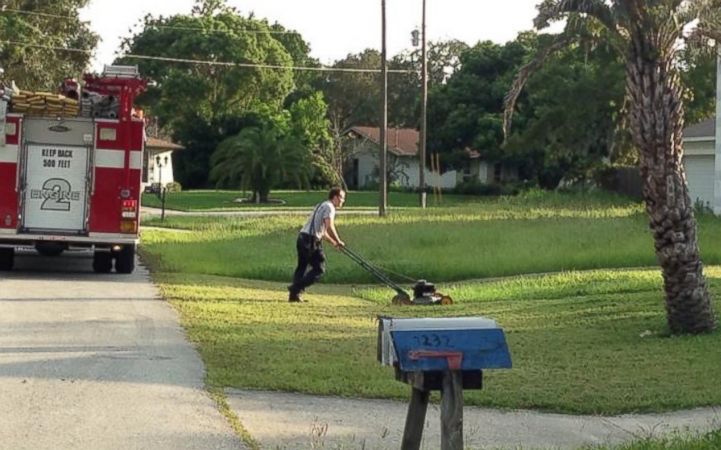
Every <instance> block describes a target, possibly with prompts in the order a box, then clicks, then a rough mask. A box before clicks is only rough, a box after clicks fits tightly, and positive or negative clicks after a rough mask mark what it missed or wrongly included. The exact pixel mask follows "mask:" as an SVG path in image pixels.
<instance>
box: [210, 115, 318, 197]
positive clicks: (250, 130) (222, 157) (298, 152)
mask: <svg viewBox="0 0 721 450" xmlns="http://www.w3.org/2000/svg"><path fill="white" fill-rule="evenodd" d="M210 164H211V167H212V169H211V171H210V179H211V180H213V181H214V182H215V183H216V185H218V186H234V187H237V186H239V187H242V188H243V189H252V191H253V195H252V197H251V201H252V202H267V201H268V196H269V194H270V190H271V189H272V188H273V187H277V186H278V185H279V184H280V183H281V182H293V183H294V184H296V186H298V187H303V186H304V185H307V184H308V178H309V173H310V171H311V165H310V152H309V150H308V149H307V148H306V147H305V146H304V144H303V143H302V142H301V141H300V140H299V139H297V138H295V137H294V136H293V135H292V133H290V132H289V130H288V127H287V124H286V123H283V121H278V120H262V121H261V123H259V124H258V125H254V126H249V127H246V128H244V129H243V130H242V131H241V132H240V133H238V134H237V135H235V136H232V137H230V138H228V139H226V140H224V141H223V142H221V143H220V145H219V146H218V148H217V150H216V151H215V152H214V153H213V155H212V156H211V159H210Z"/></svg>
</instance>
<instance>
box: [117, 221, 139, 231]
mask: <svg viewBox="0 0 721 450" xmlns="http://www.w3.org/2000/svg"><path fill="white" fill-rule="evenodd" d="M137 231H138V224H137V223H136V222H135V220H122V221H121V222H120V232H121V233H130V234H132V233H136V232H137Z"/></svg>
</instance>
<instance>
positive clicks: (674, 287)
mask: <svg viewBox="0 0 721 450" xmlns="http://www.w3.org/2000/svg"><path fill="white" fill-rule="evenodd" d="M639 34H642V33H639ZM646 36H649V33H646ZM632 41H633V42H632V44H631V48H630V53H629V57H628V61H627V65H626V72H627V75H628V77H627V80H628V81H627V91H628V95H629V97H630V98H631V99H632V101H631V108H630V109H631V130H632V135H633V140H634V143H635V144H636V146H637V147H638V148H639V150H640V171H641V177H642V179H643V197H644V200H645V203H646V212H647V213H648V216H649V220H650V227H651V230H653V237H654V241H655V248H656V257H657V259H658V262H659V264H660V266H661V270H662V273H663V281H664V289H665V294H666V313H667V318H668V326H669V328H670V330H671V332H672V333H704V332H709V331H712V330H713V329H714V328H715V327H716V319H715V316H714V311H713V306H712V304H711V297H710V295H709V290H708V286H707V284H706V279H705V277H704V274H703V264H702V263H701V258H700V255H699V249H698V241H697V236H696V219H695V218H694V213H693V208H692V204H691V201H690V198H689V193H688V188H687V186H686V174H685V171H684V168H683V165H682V157H683V146H682V139H683V126H684V111H683V104H682V101H681V94H682V90H681V89H682V88H681V85H680V80H679V76H678V73H677V72H676V70H675V69H674V66H673V51H672V50H667V51H664V50H663V49H662V50H659V46H658V40H656V41H653V37H648V38H646V37H644V36H639V35H637V36H635V37H634V38H633V39H632ZM669 48H670V47H669Z"/></svg>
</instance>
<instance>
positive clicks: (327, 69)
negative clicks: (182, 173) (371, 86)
mask: <svg viewBox="0 0 721 450" xmlns="http://www.w3.org/2000/svg"><path fill="white" fill-rule="evenodd" d="M0 43H2V44H9V45H15V46H19V47H33V48H41V49H46V50H53V51H67V52H76V53H85V54H88V55H91V54H92V53H93V51H92V50H84V49H79V48H66V47H53V46H48V45H38V44H30V43H27V42H16V41H0ZM122 57H123V58H134V59H141V60H151V61H164V62H176V63H186V64H200V65H206V66H220V67H243V68H255V69H283V70H297V71H311V72H345V73H380V70H379V69H353V68H348V67H325V66H321V67H310V66H282V65H275V64H253V63H236V62H223V61H207V60H200V59H187V58H170V57H164V56H149V55H136V54H133V53H127V54H125V55H123V56H122ZM388 72H389V73H416V71H415V70H405V69H391V70H388Z"/></svg>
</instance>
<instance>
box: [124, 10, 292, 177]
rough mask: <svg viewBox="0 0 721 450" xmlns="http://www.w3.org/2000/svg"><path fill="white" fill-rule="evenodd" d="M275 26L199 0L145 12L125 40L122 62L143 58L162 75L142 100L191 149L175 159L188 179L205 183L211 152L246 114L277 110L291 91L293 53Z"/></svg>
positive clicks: (143, 67)
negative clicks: (185, 8)
mask: <svg viewBox="0 0 721 450" xmlns="http://www.w3.org/2000/svg"><path fill="white" fill-rule="evenodd" d="M271 31H273V30H272V29H271V26H270V25H268V23H267V22H265V21H263V20H257V19H254V18H253V17H252V16H251V17H243V16H241V15H240V14H239V13H238V12H237V11H236V10H235V9H233V8H231V7H229V6H228V5H227V4H226V2H225V0H202V1H201V0H198V1H197V2H196V6H195V7H194V8H193V11H192V13H191V14H180V15H174V16H170V17H162V16H161V17H153V16H147V17H145V19H144V21H143V24H142V29H141V31H139V32H138V33H137V34H135V35H133V36H131V37H129V38H127V39H125V40H124V42H123V44H122V50H123V52H124V53H126V55H125V57H123V58H121V59H119V60H118V62H119V63H123V64H138V65H139V67H140V71H141V73H142V74H143V75H144V76H147V77H149V78H151V79H153V80H155V81H157V87H155V88H152V89H149V90H148V92H147V93H145V94H144V95H143V96H142V97H141V98H140V99H139V102H140V103H141V104H142V105H143V106H144V107H145V108H147V109H148V110H149V113H150V114H152V115H154V116H156V117H158V118H159V119H160V124H161V125H162V126H163V127H165V128H166V129H169V130H171V131H172V134H173V137H174V138H175V139H176V140H178V141H180V142H181V143H183V144H184V145H185V147H186V148H188V149H189V151H187V152H182V154H179V155H178V158H177V159H176V161H175V162H176V164H177V165H176V167H175V168H176V172H177V176H178V178H179V179H180V181H181V182H182V183H183V185H184V186H186V187H205V186H207V184H208V172H209V167H210V163H209V160H210V155H211V154H212V153H213V151H215V149H216V147H217V145H218V144H219V143H220V142H221V141H222V140H224V139H225V138H226V137H227V136H229V135H232V134H235V133H237V132H238V131H239V130H240V129H239V125H242V124H240V123H239V120H238V118H239V117H240V116H242V115H244V114H247V113H248V112H251V111H254V110H256V109H258V108H261V107H266V106H270V107H271V108H274V109H276V110H278V111H279V110H280V109H281V108H282V106H283V102H284V100H285V98H286V97H287V95H288V94H289V93H290V92H291V91H292V89H293V73H292V71H291V69H290V66H291V65H292V64H293V60H292V58H291V56H290V55H289V53H288V51H287V50H286V48H285V47H284V46H283V44H282V43H281V42H279V41H278V40H277V39H276V36H279V35H277V34H273V33H271ZM280 36H282V35H280ZM129 55H136V56H129ZM138 56H141V57H142V56H154V57H157V56H160V57H164V58H172V59H176V60H177V59H179V60H197V61H205V62H211V63H213V62H216V63H217V64H202V63H194V64H191V63H187V62H186V63H180V62H177V61H175V62H169V61H166V60H162V59H161V60H158V59H143V58H139V57H138ZM224 63H237V64H239V65H238V66H231V65H225V64H224ZM267 66H274V67H267ZM278 67H280V68H278ZM283 67H288V69H284V68H283Z"/></svg>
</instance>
